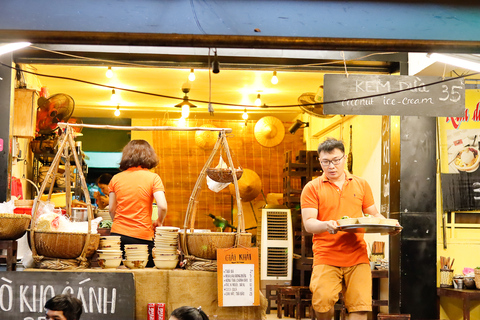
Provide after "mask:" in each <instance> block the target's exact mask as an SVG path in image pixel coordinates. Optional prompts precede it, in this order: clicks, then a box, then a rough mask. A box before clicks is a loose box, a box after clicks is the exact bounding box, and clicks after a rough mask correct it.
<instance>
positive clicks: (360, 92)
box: [323, 74, 465, 117]
mask: <svg viewBox="0 0 480 320" xmlns="http://www.w3.org/2000/svg"><path fill="white" fill-rule="evenodd" d="M444 80H448V78H447V79H444ZM434 83H436V84H434ZM428 84H431V85H428ZM424 85H427V86H424ZM323 90H324V92H323V94H324V99H323V101H324V102H325V104H324V106H323V111H324V113H325V114H356V115H397V116H427V117H463V116H464V115H465V83H464V79H463V78H459V79H454V80H449V81H442V78H440V77H415V76H391V75H356V74H350V75H348V77H347V76H346V75H342V74H326V75H325V78H324V85H323ZM332 101H338V102H336V103H329V102H332Z"/></svg>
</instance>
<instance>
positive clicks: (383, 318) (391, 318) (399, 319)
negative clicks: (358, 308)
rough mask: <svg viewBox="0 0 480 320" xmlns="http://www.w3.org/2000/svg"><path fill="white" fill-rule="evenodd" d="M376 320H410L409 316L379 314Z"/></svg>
mask: <svg viewBox="0 0 480 320" xmlns="http://www.w3.org/2000/svg"><path fill="white" fill-rule="evenodd" d="M377 319H378V320H410V315H409V314H399V313H379V314H378V315H377Z"/></svg>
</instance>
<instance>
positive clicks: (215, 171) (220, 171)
mask: <svg viewBox="0 0 480 320" xmlns="http://www.w3.org/2000/svg"><path fill="white" fill-rule="evenodd" d="M242 174H243V169H242V168H238V169H235V175H236V176H237V180H238V179H240V178H241V177H242ZM207 175H208V177H209V178H210V179H212V180H213V181H216V182H221V183H228V182H233V177H232V170H231V169H229V168H207Z"/></svg>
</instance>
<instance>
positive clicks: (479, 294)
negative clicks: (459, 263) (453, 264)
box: [437, 288, 480, 320]
mask: <svg viewBox="0 0 480 320" xmlns="http://www.w3.org/2000/svg"><path fill="white" fill-rule="evenodd" d="M437 296H438V297H448V298H457V299H461V300H462V301H463V319H465V320H470V301H471V300H480V290H467V289H453V288H437ZM438 308H440V301H439V303H438Z"/></svg>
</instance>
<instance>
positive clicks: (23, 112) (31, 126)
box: [12, 89, 38, 138]
mask: <svg viewBox="0 0 480 320" xmlns="http://www.w3.org/2000/svg"><path fill="white" fill-rule="evenodd" d="M37 99H38V94H37V92H36V91H35V90H30V89H15V100H14V106H13V131H12V134H13V136H15V137H21V138H35V128H36V127H37V123H36V122H37Z"/></svg>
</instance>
